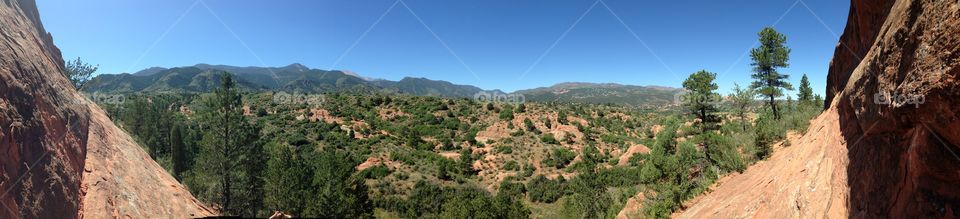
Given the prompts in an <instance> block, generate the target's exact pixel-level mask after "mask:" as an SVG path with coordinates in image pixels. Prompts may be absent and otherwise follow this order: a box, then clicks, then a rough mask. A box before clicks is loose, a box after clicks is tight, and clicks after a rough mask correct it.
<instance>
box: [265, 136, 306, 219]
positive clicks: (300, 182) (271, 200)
mask: <svg viewBox="0 0 960 219" xmlns="http://www.w3.org/2000/svg"><path fill="white" fill-rule="evenodd" d="M275 142H276V141H275ZM275 142H274V143H270V144H268V146H267V148H268V149H269V150H270V159H269V160H268V161H267V170H266V173H265V177H264V178H265V181H266V183H265V184H264V195H265V196H264V203H265V205H266V207H268V208H269V209H270V210H282V211H283V212H285V213H288V214H291V215H294V216H300V215H301V214H303V212H304V210H305V209H306V205H307V203H308V202H309V200H310V198H313V197H309V195H308V194H313V193H314V192H313V191H312V190H311V182H312V179H313V170H312V169H311V166H310V164H309V163H308V162H306V160H305V157H304V156H302V153H301V152H300V151H301V150H303V149H301V150H298V149H296V148H294V147H291V146H290V145H285V144H279V143H275ZM310 149H312V148H310Z"/></svg>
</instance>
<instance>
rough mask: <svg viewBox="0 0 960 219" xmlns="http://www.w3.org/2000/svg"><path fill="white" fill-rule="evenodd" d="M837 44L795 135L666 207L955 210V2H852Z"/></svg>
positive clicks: (780, 212) (958, 132)
mask: <svg viewBox="0 0 960 219" xmlns="http://www.w3.org/2000/svg"><path fill="white" fill-rule="evenodd" d="M840 43H841V45H838V47H837V52H836V54H835V57H834V59H833V61H832V62H831V66H830V74H829V75H828V81H829V85H828V87H827V94H828V96H829V97H831V98H830V101H828V103H829V105H828V107H827V110H826V111H825V112H824V114H822V115H820V117H819V118H817V119H816V120H814V122H813V123H812V124H811V126H810V130H809V131H808V133H807V134H805V135H804V136H803V137H802V138H801V139H800V141H801V143H799V144H795V145H796V146H793V147H789V148H786V149H784V150H783V151H779V152H777V153H776V154H775V155H774V156H773V157H772V158H770V159H769V160H767V161H763V162H761V163H759V164H757V165H755V166H754V167H750V168H749V169H748V170H747V171H745V172H744V173H743V174H742V175H737V176H732V177H729V178H727V179H725V180H721V181H720V183H721V185H720V186H719V188H718V189H717V190H715V191H714V192H712V193H710V194H708V195H706V196H705V197H703V198H702V199H700V201H699V202H697V203H694V204H692V205H691V207H689V208H688V209H687V210H686V211H685V212H683V213H680V214H677V216H679V217H698V218H699V217H721V218H726V217H753V216H756V217H763V218H767V217H773V218H780V217H797V216H800V217H856V218H885V217H893V218H904V217H915V216H921V217H936V218H958V217H960V186H957V185H956V183H957V182H960V156H958V155H960V147H958V145H960V82H958V81H957V77H958V76H960V68H958V67H960V66H958V65H960V2H957V1H935V0H914V1H910V0H896V1H894V0H889V1H866V0H863V1H861V0H854V1H853V3H852V4H851V14H850V20H849V21H848V23H847V30H846V31H845V32H844V35H843V37H841V39H840ZM878 94H879V95H878ZM887 97H893V99H894V100H892V101H891V100H889V99H887ZM897 98H899V101H898V100H897Z"/></svg>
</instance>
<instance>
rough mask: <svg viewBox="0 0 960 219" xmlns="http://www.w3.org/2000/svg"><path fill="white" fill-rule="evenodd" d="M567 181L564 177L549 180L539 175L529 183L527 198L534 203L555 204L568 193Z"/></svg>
mask: <svg viewBox="0 0 960 219" xmlns="http://www.w3.org/2000/svg"><path fill="white" fill-rule="evenodd" d="M565 190H566V180H564V179H563V177H562V176H561V177H557V179H553V180H551V179H547V177H544V176H543V175H538V176H536V177H534V178H533V179H531V180H530V181H529V182H527V197H529V198H530V201H533V202H542V203H553V202H555V201H557V199H560V197H563V195H564V194H565V193H566V191H565Z"/></svg>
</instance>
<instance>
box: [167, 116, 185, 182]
mask: <svg viewBox="0 0 960 219" xmlns="http://www.w3.org/2000/svg"><path fill="white" fill-rule="evenodd" d="M170 150H171V153H172V155H173V156H172V157H171V158H172V159H171V160H172V162H173V177H174V178H176V179H177V181H180V180H181V179H182V177H181V174H182V173H183V172H184V171H186V170H187V154H186V153H187V148H186V145H185V144H184V143H183V127H181V126H180V125H174V126H173V128H172V130H171V131H170Z"/></svg>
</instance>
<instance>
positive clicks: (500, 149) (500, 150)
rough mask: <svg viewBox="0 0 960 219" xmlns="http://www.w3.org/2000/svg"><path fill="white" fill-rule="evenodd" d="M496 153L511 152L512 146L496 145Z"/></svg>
mask: <svg viewBox="0 0 960 219" xmlns="http://www.w3.org/2000/svg"><path fill="white" fill-rule="evenodd" d="M497 153H501V154H511V153H513V147H511V146H509V145H500V146H498V147H497Z"/></svg>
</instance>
